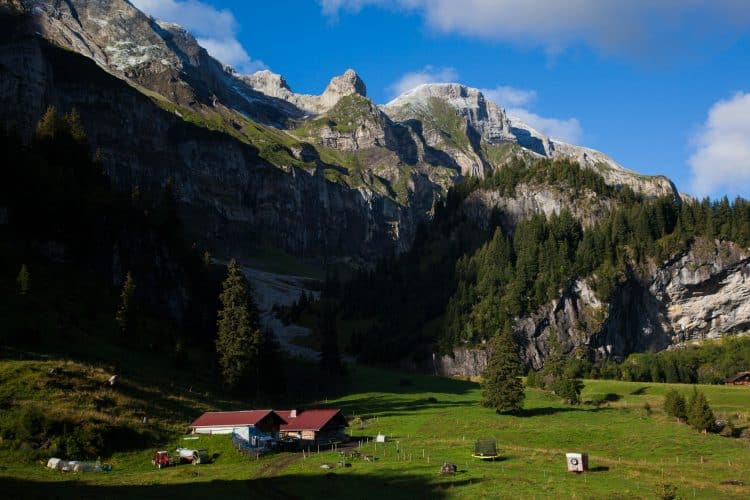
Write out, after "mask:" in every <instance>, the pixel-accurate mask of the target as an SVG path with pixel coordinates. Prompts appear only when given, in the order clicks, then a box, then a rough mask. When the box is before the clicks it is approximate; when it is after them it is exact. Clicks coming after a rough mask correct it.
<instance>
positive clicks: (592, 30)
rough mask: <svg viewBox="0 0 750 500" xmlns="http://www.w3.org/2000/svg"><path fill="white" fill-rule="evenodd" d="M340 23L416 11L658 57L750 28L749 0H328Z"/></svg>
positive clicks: (452, 29)
mask: <svg viewBox="0 0 750 500" xmlns="http://www.w3.org/2000/svg"><path fill="white" fill-rule="evenodd" d="M320 5H321V8H322V10H323V12H324V13H325V14H327V15H329V16H331V17H333V18H335V17H336V16H338V14H339V12H341V11H349V12H358V11H359V10H361V9H362V8H364V7H366V6H381V7H386V8H394V9H403V10H416V11H418V12H420V13H421V14H422V15H423V16H424V17H425V19H426V21H427V23H428V25H429V26H431V27H432V28H433V29H435V30H436V31H440V32H446V33H459V34H462V35H466V36H471V37H478V38H484V39H490V40H501V41H509V42H516V43H520V44H523V45H530V46H539V47H542V48H544V49H545V50H546V51H547V52H548V53H552V54H554V53H558V52H560V51H561V50H564V49H565V48H567V47H570V46H571V45H574V44H575V43H578V42H584V43H586V44H588V45H589V46H591V47H593V48H595V49H597V50H599V51H600V52H602V53H617V54H628V55H638V56H642V57H654V56H655V55H656V56H658V55H659V54H663V53H672V54H674V53H675V49H677V50H679V49H680V48H681V47H684V46H686V45H688V44H690V43H691V42H694V41H695V40H696V38H700V37H704V38H705V35H708V34H719V35H725V34H727V33H731V32H736V31H737V30H740V29H743V28H746V27H747V26H748V25H750V2H748V1H747V0H659V1H653V0H627V1H623V0H566V1H560V0H461V1H456V0H320Z"/></svg>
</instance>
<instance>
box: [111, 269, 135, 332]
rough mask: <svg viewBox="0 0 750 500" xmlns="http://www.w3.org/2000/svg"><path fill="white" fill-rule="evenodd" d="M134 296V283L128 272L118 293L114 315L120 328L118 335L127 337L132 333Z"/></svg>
mask: <svg viewBox="0 0 750 500" xmlns="http://www.w3.org/2000/svg"><path fill="white" fill-rule="evenodd" d="M134 294H135V281H134V280H133V275H132V274H131V273H130V271H128V274H127V275H126V276H125V282H124V283H123V285H122V291H121V292H120V305H119V306H118V308H117V313H115V321H117V326H118V327H119V328H120V334H121V335H122V336H123V337H127V336H128V335H129V334H130V333H132V329H133V323H134V320H135V305H134V304H133V295H134Z"/></svg>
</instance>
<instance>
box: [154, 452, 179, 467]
mask: <svg viewBox="0 0 750 500" xmlns="http://www.w3.org/2000/svg"><path fill="white" fill-rule="evenodd" d="M151 463H152V464H154V465H155V466H156V467H158V468H159V469H161V468H163V467H169V466H170V465H174V460H172V457H170V456H169V452H168V451H157V452H156V453H154V459H153V460H151Z"/></svg>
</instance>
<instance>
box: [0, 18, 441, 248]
mask: <svg viewBox="0 0 750 500" xmlns="http://www.w3.org/2000/svg"><path fill="white" fill-rule="evenodd" d="M0 65H2V68H3V71H2V73H1V74H2V76H1V77H0V119H1V120H3V122H5V123H13V124H15V125H16V126H17V127H18V129H19V130H21V131H22V132H24V133H25V135H27V136H28V134H29V133H30V131H31V130H32V129H33V126H34V124H35V123H36V120H37V119H38V117H39V116H41V115H42V114H43V112H44V110H45V109H46V107H47V106H48V105H55V106H57V107H58V108H59V109H61V110H69V109H72V108H76V109H77V110H78V111H79V113H80V114H81V117H82V119H83V122H84V123H85V124H86V125H87V132H88V135H89V139H90V141H91V142H92V144H93V145H94V148H96V149H98V151H99V154H100V156H101V158H102V161H103V163H104V165H105V167H106V169H107V173H108V175H109V176H110V178H111V179H112V180H113V182H114V183H115V185H116V186H118V187H119V188H120V189H122V190H125V191H127V192H129V191H130V189H131V188H132V187H133V186H136V185H137V186H140V188H141V190H143V191H158V190H160V189H161V187H162V186H163V185H164V184H165V182H166V180H167V179H169V178H172V179H173V180H174V183H175V188H176V190H177V194H178V197H179V201H180V203H181V205H182V208H183V210H184V215H185V217H186V218H187V219H188V220H189V224H187V226H188V229H189V230H190V231H191V233H192V234H194V236H195V237H196V238H197V239H198V240H199V241H200V242H201V243H202V244H204V245H205V246H206V248H210V249H212V250H213V251H215V252H217V253H219V254H234V255H245V254H246V253H248V251H249V249H251V248H252V247H253V246H256V245H261V244H262V245H265V244H271V245H275V246H278V247H280V248H283V249H285V250H287V251H288V252H290V253H293V254H295V255H299V256H301V257H303V258H311V259H320V258H322V257H324V256H329V257H330V258H344V257H347V258H352V259H354V260H355V261H357V260H372V259H374V258H376V257H377V256H379V255H382V254H384V253H388V252H391V251H398V250H401V249H403V248H404V245H407V244H408V242H409V241H410V236H411V234H412V233H413V231H414V229H415V227H416V224H417V219H418V218H421V217H423V214H418V215H417V214H415V213H413V212H412V211H411V210H410V209H405V208H404V207H403V206H401V205H398V204H397V203H396V202H395V201H393V200H392V199H390V198H388V197H387V196H385V195H382V194H379V193H376V192H373V191H372V190H370V189H368V188H367V187H361V188H359V189H350V188H348V187H346V186H344V185H342V184H338V183H334V182H330V181H328V180H327V179H326V177H325V175H324V174H325V168H324V166H323V165H322V164H319V163H316V162H315V161H312V162H310V163H309V164H308V166H309V168H307V169H304V168H297V167H294V166H287V167H286V168H279V167H278V166H276V165H273V164H271V163H269V162H268V161H266V160H265V159H264V158H262V157H260V156H259V151H258V149H257V148H256V147H254V146H252V145H248V144H245V143H243V142H241V141H238V140H236V139H235V138H233V137H231V136H229V135H227V134H223V133H219V132H212V131H210V130H207V129H205V128H203V127H200V126H197V125H193V124H191V123H188V122H186V121H184V120H183V119H182V118H181V117H180V116H178V115H177V114H175V113H170V112H168V111H166V110H164V109H163V108H162V107H160V106H158V105H157V104H156V103H155V102H154V101H153V100H152V99H150V98H148V97H146V96H144V95H143V94H142V93H140V92H138V91H137V90H136V89H134V88H133V87H132V86H130V85H128V84H127V83H125V82H123V81H122V80H119V79H117V78H115V77H113V76H111V75H108V74H107V73H105V72H102V71H100V70H99V68H98V67H97V66H96V65H95V64H94V62H92V61H90V60H88V59H85V58H82V57H80V56H78V55H76V54H74V53H71V52H68V51H64V50H62V49H58V48H56V47H53V46H51V45H49V44H48V43H47V42H45V41H44V40H42V39H40V38H38V37H36V36H33V35H28V34H25V33H24V32H23V31H21V32H16V33H15V35H13V34H12V33H9V32H6V33H5V35H4V37H3V43H2V45H1V46H0ZM290 155H291V152H290ZM425 184H427V185H426V186H425ZM423 187H424V188H425V189H427V191H426V192H425V193H424V195H423V196H422V199H423V200H424V201H426V200H430V203H431V201H432V191H431V190H432V189H434V187H433V185H432V183H420V182H415V183H414V189H415V191H419V192H420V193H421V192H422V191H421V189H422V188H423ZM416 205H419V203H417V204H416ZM420 208H421V209H423V210H424V207H421V206H420Z"/></svg>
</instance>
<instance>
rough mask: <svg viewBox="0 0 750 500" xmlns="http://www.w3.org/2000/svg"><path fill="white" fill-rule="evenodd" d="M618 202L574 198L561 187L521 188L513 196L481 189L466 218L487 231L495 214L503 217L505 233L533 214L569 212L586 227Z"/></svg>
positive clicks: (467, 205)
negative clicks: (475, 221)
mask: <svg viewBox="0 0 750 500" xmlns="http://www.w3.org/2000/svg"><path fill="white" fill-rule="evenodd" d="M614 206H615V202H614V201H613V200H611V199H609V198H605V197H601V196H598V195H597V193H595V192H593V191H591V190H584V191H583V192H579V193H576V195H575V196H574V195H573V194H572V193H571V192H570V191H569V190H568V189H566V188H564V187H560V186H549V185H532V184H520V185H518V186H517V187H516V189H515V192H514V193H513V195H512V196H506V195H504V194H503V193H500V192H498V191H494V190H491V189H478V190H476V191H474V192H472V193H471V194H470V195H469V196H468V197H467V199H466V200H465V201H464V207H463V210H464V212H465V213H466V214H467V216H469V217H471V218H472V219H474V220H477V221H479V222H480V225H481V226H482V227H488V225H489V224H490V220H491V218H492V216H493V214H496V215H497V216H499V217H500V223H501V225H502V227H503V230H505V231H510V232H512V231H513V229H515V227H516V225H517V224H518V223H519V222H520V221H522V220H524V219H528V218H530V217H531V216H532V215H534V214H540V213H543V214H545V215H546V216H548V217H549V216H551V215H552V214H559V213H560V212H561V211H563V210H569V211H570V212H571V213H572V214H573V216H574V217H575V218H576V219H578V220H579V221H581V225H582V226H583V227H589V226H592V225H594V224H595V223H596V222H598V221H599V220H601V218H602V217H603V216H604V215H605V214H606V213H607V212H608V211H609V210H610V209H612V208H613V207H614Z"/></svg>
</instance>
